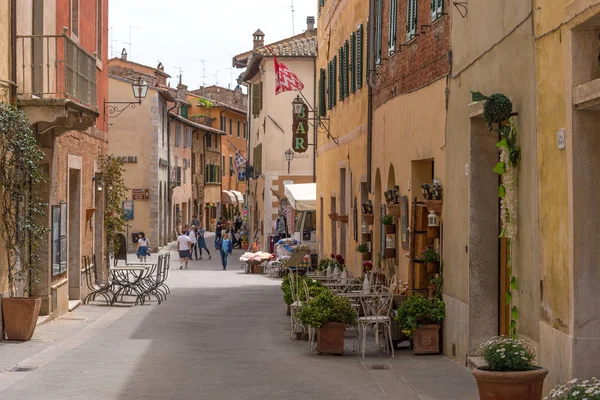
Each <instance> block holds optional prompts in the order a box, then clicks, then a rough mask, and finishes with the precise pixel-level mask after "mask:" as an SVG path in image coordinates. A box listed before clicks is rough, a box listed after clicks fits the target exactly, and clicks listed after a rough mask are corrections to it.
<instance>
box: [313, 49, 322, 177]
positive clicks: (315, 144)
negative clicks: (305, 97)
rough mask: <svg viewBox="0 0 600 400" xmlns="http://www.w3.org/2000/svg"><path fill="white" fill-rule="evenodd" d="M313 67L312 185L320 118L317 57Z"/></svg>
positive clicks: (314, 175)
mask: <svg viewBox="0 0 600 400" xmlns="http://www.w3.org/2000/svg"><path fill="white" fill-rule="evenodd" d="M313 65H314V68H313V91H314V93H313V107H314V110H315V113H316V114H317V115H316V117H317V119H316V120H315V122H316V123H313V183H317V124H318V122H317V121H318V120H319V118H321V116H320V115H319V109H318V105H317V90H319V89H317V85H318V83H317V57H314V58H313Z"/></svg>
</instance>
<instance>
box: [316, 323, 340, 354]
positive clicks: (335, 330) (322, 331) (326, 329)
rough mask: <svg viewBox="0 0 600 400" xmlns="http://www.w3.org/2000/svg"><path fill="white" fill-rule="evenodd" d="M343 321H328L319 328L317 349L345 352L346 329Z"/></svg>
mask: <svg viewBox="0 0 600 400" xmlns="http://www.w3.org/2000/svg"><path fill="white" fill-rule="evenodd" d="M345 328H346V324H344V323H342V322H327V323H326V324H323V325H322V326H321V327H320V328H319V334H318V336H317V351H318V352H319V353H327V354H344V330H345Z"/></svg>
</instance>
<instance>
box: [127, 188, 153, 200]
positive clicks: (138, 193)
mask: <svg viewBox="0 0 600 400" xmlns="http://www.w3.org/2000/svg"><path fill="white" fill-rule="evenodd" d="M131 194H132V197H133V199H134V200H148V199H149V198H150V191H149V190H148V189H131Z"/></svg>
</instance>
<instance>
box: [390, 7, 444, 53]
mask: <svg viewBox="0 0 600 400" xmlns="http://www.w3.org/2000/svg"><path fill="white" fill-rule="evenodd" d="M433 1H436V0H433ZM397 23H398V0H390V26H389V32H388V33H389V38H388V54H389V55H391V54H393V53H394V52H395V51H396V25H397Z"/></svg>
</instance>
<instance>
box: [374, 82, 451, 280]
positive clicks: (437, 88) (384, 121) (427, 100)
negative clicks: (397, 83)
mask: <svg viewBox="0 0 600 400" xmlns="http://www.w3.org/2000/svg"><path fill="white" fill-rule="evenodd" d="M445 90H446V78H442V79H439V80H438V81H436V82H434V83H432V84H431V85H429V86H426V87H425V88H423V89H420V90H417V91H415V92H412V93H408V94H404V95H400V96H398V97H396V98H394V99H392V100H390V101H388V102H387V103H385V104H384V105H383V106H381V107H380V108H378V109H376V110H375V112H374V115H373V176H374V178H373V182H374V185H375V200H376V201H377V202H375V203H374V206H375V221H376V224H375V225H374V227H377V228H375V230H376V231H378V227H379V225H378V223H377V221H379V220H380V212H379V205H380V204H384V203H385V199H384V196H383V192H385V191H386V190H389V189H393V187H394V185H398V186H399V187H400V195H401V196H407V197H408V199H409V214H408V215H409V216H412V200H413V198H414V197H415V196H416V197H417V198H418V199H419V200H422V199H423V196H422V195H421V191H420V186H421V184H422V183H431V178H430V177H429V178H428V179H426V180H425V181H423V182H420V181H419V179H418V178H417V176H418V175H419V174H418V173H417V171H416V170H415V169H416V168H418V165H414V164H413V162H414V161H425V160H430V161H433V162H434V171H433V172H434V176H435V177H437V178H440V180H441V183H442V185H443V186H445V184H446V180H445V175H446V174H445V171H446V159H445V155H444V151H445V134H444V133H445V128H446V112H445V98H446V97H445ZM432 110H435V111H434V112H432ZM377 174H379V179H377ZM409 182H410V183H409ZM409 185H410V186H409ZM444 213H447V211H444ZM411 219H412V217H410V218H409V221H410V220H411ZM398 232H399V231H398ZM380 236H381V235H380V234H379V232H377V234H376V235H375V241H374V249H377V250H375V251H374V253H377V252H379V250H378V249H380V247H379V246H380V240H381V237H380ZM396 238H397V239H398V240H397V243H396V248H397V249H398V250H397V256H398V257H397V258H396V263H395V264H396V266H397V268H396V273H397V274H398V277H399V278H400V279H402V280H404V281H406V280H407V279H408V258H406V257H405V256H404V254H405V253H408V250H402V243H401V241H400V235H396ZM374 258H375V259H377V257H376V255H375V254H374Z"/></svg>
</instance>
